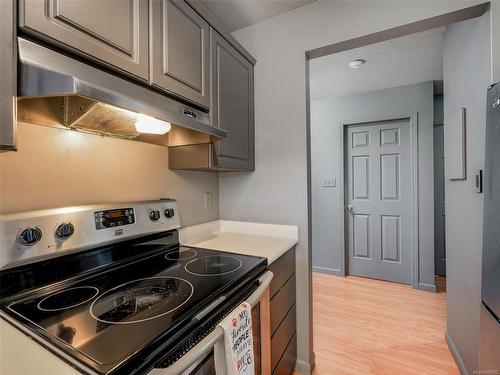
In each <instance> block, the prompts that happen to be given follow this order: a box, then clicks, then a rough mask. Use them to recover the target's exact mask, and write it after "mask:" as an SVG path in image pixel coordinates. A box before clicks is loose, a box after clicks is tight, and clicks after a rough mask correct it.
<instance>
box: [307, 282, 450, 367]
mask: <svg viewBox="0 0 500 375" xmlns="http://www.w3.org/2000/svg"><path fill="white" fill-rule="evenodd" d="M313 302H314V307H313V308H314V352H315V354H316V367H315V370H314V372H313V374H314V375H336V374H356V375H362V374H377V375H381V374H390V375H396V374H397V375H406V374H411V375H423V374H433V375H439V374H447V375H452V374H453V375H458V374H459V372H458V369H457V367H456V365H455V362H454V361H453V359H452V357H451V354H450V352H449V350H448V347H447V345H446V342H445V339H444V332H445V328H446V293H429V292H423V291H419V290H415V289H412V288H411V287H410V286H407V285H402V284H396V283H391V282H386V281H380V280H373V279H367V278H361V277H355V276H348V277H345V278H344V277H336V276H330V275H326V274H321V273H313Z"/></svg>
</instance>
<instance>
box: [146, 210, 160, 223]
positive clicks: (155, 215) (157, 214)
mask: <svg viewBox="0 0 500 375" xmlns="http://www.w3.org/2000/svg"><path fill="white" fill-rule="evenodd" d="M149 218H150V219H151V221H158V220H159V219H160V211H158V210H154V211H151V212H150V213H149Z"/></svg>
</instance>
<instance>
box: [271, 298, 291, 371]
mask: <svg viewBox="0 0 500 375" xmlns="http://www.w3.org/2000/svg"><path fill="white" fill-rule="evenodd" d="M296 323H297V321H296V317H295V305H294V306H293V308H292V309H291V310H290V311H289V313H288V315H287V316H286V318H285V319H284V320H283V322H282V323H281V325H280V326H279V327H278V329H277V330H276V332H275V333H274V335H273V337H272V338H271V368H272V369H273V371H274V369H276V367H277V366H278V363H279V361H280V359H281V357H282V356H283V353H284V352H285V350H286V348H287V346H288V343H289V342H290V340H291V339H292V336H293V335H294V334H295V327H296V325H297V324H296Z"/></svg>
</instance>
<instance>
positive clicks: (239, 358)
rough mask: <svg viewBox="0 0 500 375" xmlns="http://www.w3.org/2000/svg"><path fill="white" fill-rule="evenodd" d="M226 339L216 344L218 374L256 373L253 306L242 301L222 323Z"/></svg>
mask: <svg viewBox="0 0 500 375" xmlns="http://www.w3.org/2000/svg"><path fill="white" fill-rule="evenodd" d="M219 327H221V328H222V329H223V331H224V340H220V341H219V342H218V343H217V344H216V345H215V349H214V352H215V368H216V369H217V374H219V373H220V374H224V375H254V371H255V370H254V354H253V336H252V307H251V306H250V304H248V303H247V302H243V303H241V304H240V305H239V306H238V307H237V308H236V309H234V310H233V311H232V312H231V313H230V314H229V315H228V316H226V317H225V318H224V319H223V320H222V321H221V322H220V323H219Z"/></svg>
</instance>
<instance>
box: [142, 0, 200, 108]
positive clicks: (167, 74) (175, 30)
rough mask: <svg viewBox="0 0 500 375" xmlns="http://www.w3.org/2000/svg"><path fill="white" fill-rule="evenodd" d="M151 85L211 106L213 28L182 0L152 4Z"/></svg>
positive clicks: (167, 0) (164, 0) (166, 0)
mask: <svg viewBox="0 0 500 375" xmlns="http://www.w3.org/2000/svg"><path fill="white" fill-rule="evenodd" d="M151 46H152V48H151V83H152V84H153V85H155V86H157V87H159V88H161V89H166V90H168V91H170V92H173V93H175V94H177V95H181V96H183V97H184V98H186V99H188V100H190V101H192V102H195V103H197V104H199V105H201V106H203V107H205V108H208V107H209V106H210V80H209V64H210V52H209V49H210V26H209V25H208V23H207V22H206V21H205V20H204V19H203V18H201V17H200V16H199V15H198V14H197V13H196V12H195V11H194V10H193V9H192V8H191V7H190V6H189V5H187V4H186V3H185V2H184V1H180V0H152V1H151Z"/></svg>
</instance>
